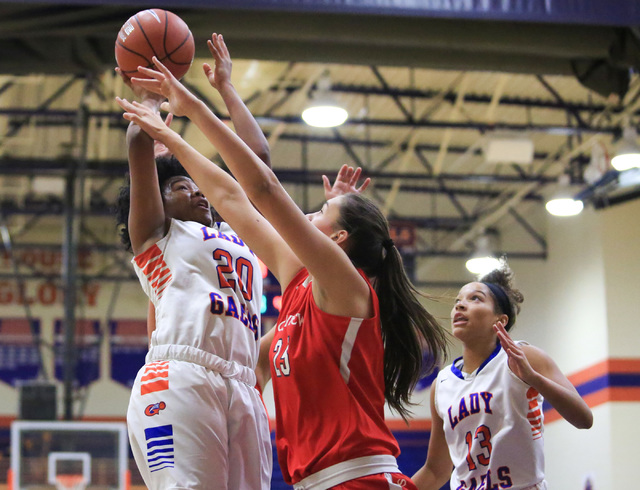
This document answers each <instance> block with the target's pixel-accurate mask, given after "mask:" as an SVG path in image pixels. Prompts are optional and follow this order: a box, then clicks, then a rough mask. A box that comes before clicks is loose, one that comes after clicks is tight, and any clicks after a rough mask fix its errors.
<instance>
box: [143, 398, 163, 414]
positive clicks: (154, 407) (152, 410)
mask: <svg viewBox="0 0 640 490" xmlns="http://www.w3.org/2000/svg"><path fill="white" fill-rule="evenodd" d="M165 408H167V404H166V403H165V402H158V403H152V404H151V405H149V406H148V407H147V408H145V409H144V414H145V415H146V416H147V417H153V416H154V415H158V414H159V413H160V410H164V409H165Z"/></svg>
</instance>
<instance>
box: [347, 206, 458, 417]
mask: <svg viewBox="0 0 640 490" xmlns="http://www.w3.org/2000/svg"><path fill="white" fill-rule="evenodd" d="M338 225H339V226H340V227H341V228H343V229H345V230H346V231H347V232H348V233H349V238H348V241H347V247H346V252H347V254H348V255H349V258H350V259H351V261H352V262H353V264H354V266H355V267H357V268H359V269H362V270H363V271H364V272H365V274H367V276H368V277H370V278H371V279H372V280H373V284H374V290H375V292H376V294H377V296H378V301H379V305H380V324H381V328H382V340H383V342H384V381H385V398H386V400H387V402H388V404H389V406H390V407H391V408H392V409H393V410H395V411H396V412H398V413H399V414H400V416H402V418H403V419H405V420H407V418H408V416H409V415H410V411H409V409H408V408H407V407H408V405H410V404H411V402H410V397H411V392H412V391H413V389H414V388H415V386H416V383H417V382H418V381H419V380H420V378H421V377H422V376H423V375H424V374H425V373H430V372H431V371H433V369H434V368H435V367H436V366H437V365H439V364H440V362H441V360H442V358H443V355H444V352H445V351H446V348H447V344H448V337H447V333H446V331H445V330H444V329H443V328H442V327H441V326H440V324H439V323H438V322H437V320H436V319H435V318H434V317H433V315H431V313H429V312H428V311H427V310H426V309H425V308H424V307H423V306H422V304H420V302H419V301H418V299H417V295H419V294H420V293H419V292H418V291H417V290H416V289H415V288H414V286H413V285H412V284H411V281H410V280H409V278H408V277H407V274H406V273H405V270H404V266H403V264H402V257H401V256H400V252H399V251H398V249H397V248H396V247H395V246H394V244H393V241H392V240H391V237H390V236H389V225H388V223H387V220H386V218H385V217H384V215H383V214H382V212H381V211H380V209H378V207H377V206H376V205H375V204H374V203H373V202H371V201H370V200H368V199H366V198H365V197H363V196H361V195H359V194H346V195H345V196H344V200H343V203H342V206H341V208H340V218H339V220H338ZM424 348H426V349H428V351H429V353H430V354H431V355H430V356H429V358H428V359H429V360H428V361H425V360H424V359H423V355H422V353H423V349H424Z"/></svg>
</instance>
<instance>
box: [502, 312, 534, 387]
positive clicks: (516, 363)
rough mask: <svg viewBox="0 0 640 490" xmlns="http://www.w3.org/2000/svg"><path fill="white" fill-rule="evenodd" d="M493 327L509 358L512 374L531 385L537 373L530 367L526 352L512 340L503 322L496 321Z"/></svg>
mask: <svg viewBox="0 0 640 490" xmlns="http://www.w3.org/2000/svg"><path fill="white" fill-rule="evenodd" d="M493 329H494V330H495V332H496V334H497V335H498V339H499V340H500V344H501V345H502V348H503V349H504V350H505V352H506V353H507V356H508V358H509V369H511V371H513V374H515V375H516V376H517V377H518V378H520V379H521V380H522V381H524V382H525V383H527V384H528V385H530V386H533V382H534V379H535V376H536V375H537V373H536V371H535V370H534V369H533V368H532V367H531V364H530V363H529V360H528V359H527V356H526V354H525V353H524V351H523V350H522V347H521V346H520V345H518V344H516V343H515V342H514V341H513V339H512V338H511V336H510V335H509V333H508V332H507V331H506V330H505V328H504V323H503V322H500V321H498V322H496V323H495V324H494V325H493Z"/></svg>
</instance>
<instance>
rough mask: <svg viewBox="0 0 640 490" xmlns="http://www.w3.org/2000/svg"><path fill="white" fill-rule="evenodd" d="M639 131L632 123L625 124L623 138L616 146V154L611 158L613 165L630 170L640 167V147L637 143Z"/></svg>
mask: <svg viewBox="0 0 640 490" xmlns="http://www.w3.org/2000/svg"><path fill="white" fill-rule="evenodd" d="M637 138H638V133H636V130H635V128H634V127H632V126H631V125H628V124H627V125H625V126H624V129H623V130H622V140H621V141H620V142H619V143H618V145H617V148H616V156H614V157H613V158H612V159H611V165H613V168H615V169H616V170H620V171H622V170H628V169H630V168H633V167H640V147H639V146H638V144H637V143H636V139H637Z"/></svg>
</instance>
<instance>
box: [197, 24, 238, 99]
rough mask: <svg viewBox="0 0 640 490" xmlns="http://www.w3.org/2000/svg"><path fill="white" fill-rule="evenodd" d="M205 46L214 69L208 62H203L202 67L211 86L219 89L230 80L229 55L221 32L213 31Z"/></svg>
mask: <svg viewBox="0 0 640 490" xmlns="http://www.w3.org/2000/svg"><path fill="white" fill-rule="evenodd" d="M207 46H208V47H209V51H210V52H211V55H212V56H213V60H214V62H215V69H213V68H211V65H210V64H209V63H203V64H202V69H203V71H204V74H205V75H206V77H207V79H208V80H209V83H210V84H211V86H212V87H213V88H215V89H216V90H220V89H221V87H222V85H224V84H225V83H227V82H229V81H230V80H231V65H232V63H231V56H230V55H229V50H228V49H227V45H226V44H225V43H224V39H223V38H222V34H216V33H215V32H214V33H213V34H212V35H211V40H209V41H207Z"/></svg>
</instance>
